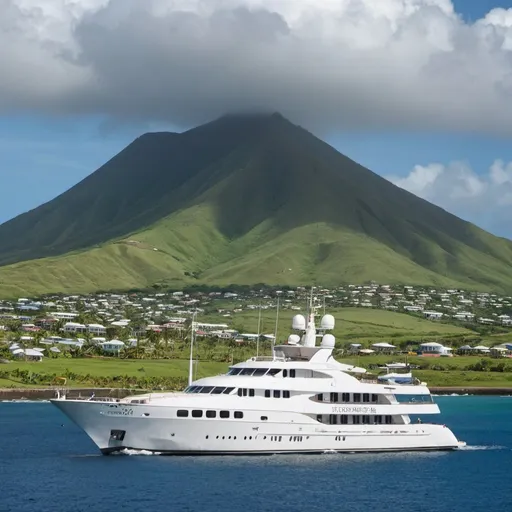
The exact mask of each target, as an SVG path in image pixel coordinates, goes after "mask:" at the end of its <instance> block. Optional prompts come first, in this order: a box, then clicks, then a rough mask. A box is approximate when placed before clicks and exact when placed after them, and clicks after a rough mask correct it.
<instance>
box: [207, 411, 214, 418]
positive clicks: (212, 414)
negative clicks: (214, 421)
mask: <svg viewBox="0 0 512 512" xmlns="http://www.w3.org/2000/svg"><path fill="white" fill-rule="evenodd" d="M216 416H217V411H206V417H207V418H215V417H216Z"/></svg>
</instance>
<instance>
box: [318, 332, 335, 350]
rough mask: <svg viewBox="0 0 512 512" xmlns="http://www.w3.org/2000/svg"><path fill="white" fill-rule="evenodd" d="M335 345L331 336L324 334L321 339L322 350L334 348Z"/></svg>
mask: <svg viewBox="0 0 512 512" xmlns="http://www.w3.org/2000/svg"><path fill="white" fill-rule="evenodd" d="M334 345H336V339H335V338H334V336H333V335H332V334H324V335H323V337H322V345H321V346H322V348H334Z"/></svg>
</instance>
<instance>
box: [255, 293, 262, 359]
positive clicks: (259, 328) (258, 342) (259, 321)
mask: <svg viewBox="0 0 512 512" xmlns="http://www.w3.org/2000/svg"><path fill="white" fill-rule="evenodd" d="M260 336H261V302H260V307H259V313H258V337H257V338H256V357H258V356H259V355H260Z"/></svg>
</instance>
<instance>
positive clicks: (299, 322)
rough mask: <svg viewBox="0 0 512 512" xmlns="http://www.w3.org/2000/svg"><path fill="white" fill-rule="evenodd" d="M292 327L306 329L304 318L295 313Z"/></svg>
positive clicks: (298, 329) (299, 329)
mask: <svg viewBox="0 0 512 512" xmlns="http://www.w3.org/2000/svg"><path fill="white" fill-rule="evenodd" d="M292 328H293V329H295V330H296V331H304V330H305V329H306V319H305V318H304V317H303V316H302V315H295V316H294V317H293V320H292Z"/></svg>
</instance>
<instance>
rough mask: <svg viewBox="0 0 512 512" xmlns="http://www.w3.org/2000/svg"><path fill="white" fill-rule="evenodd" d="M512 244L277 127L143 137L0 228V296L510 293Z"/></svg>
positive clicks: (278, 123)
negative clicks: (373, 289)
mask: <svg viewBox="0 0 512 512" xmlns="http://www.w3.org/2000/svg"><path fill="white" fill-rule="evenodd" d="M511 261H512V242H510V241H508V240H505V239H502V238H498V237H494V236H492V235H490V234H489V233H486V232H485V231H483V230H481V229H479V228H477V227H476V226H474V225H472V224H469V223H467V222H464V221H462V220H460V219H458V218H457V217H455V216H453V215H451V214H449V213H447V212H446V211H444V210H442V209H440V208H438V207H436V206H434V205H432V204H430V203H428V202H426V201H424V200H422V199H419V198H417V197H416V196H414V195H412V194H410V193H408V192H406V191H404V190H402V189H400V188H398V187H396V186H394V185H393V184H391V183H389V182H388V181H386V180H384V179H383V178H381V177H379V176H377V175H375V174H374V173H372V172H371V171H369V170H368V169H365V168H364V167H361V166H360V165H358V164H356V163H355V162H353V161H352V160H350V159H348V158H347V157H345V156H343V155H341V154H340V153H338V152H337V151H336V150H334V149H333V148H332V147H330V146H329V145H327V144H325V143H324V142H322V141H320V140H319V139H317V138H316V137H314V136H313V135H311V134H310V133H308V132H307V131H305V130H303V129H302V128H299V127H297V126H294V125H293V124H291V123H290V122H288V121H286V120H285V119H284V118H282V117H281V116H279V115H273V116H255V117H254V116H253V117H250V116H249V117H247V116H246V117H244V116H231V117H225V118H222V119H220V120H218V121H215V122H213V123H209V124H207V125H204V126H201V127H198V128H196V129H194V130H190V131H189V132H185V133H183V134H162V133H157V134H146V135H145V136H142V137H140V138H139V139H137V140H136V141H135V142H134V143H133V144H131V145H130V146H128V148H126V149H125V150H124V151H122V152H121V153H120V154H119V155H117V156H116V157H114V158H113V159H112V160H111V161H110V162H108V163H107V164H105V165H104V166H103V167H102V168H100V169H99V170H98V171H97V172H95V173H93V174H92V175H91V176H89V177H88V178H86V179H85V180H84V181H82V182H81V183H79V184H78V185H76V186H75V187H73V188H72V189H71V190H69V191H68V192H66V193H64V194H62V195H61V196H59V197H57V198H56V199H54V200H53V201H51V202H49V203H47V204H45V205H43V206H41V207H39V208H36V209H35V210H32V211H31V212H28V213H26V214H24V215H21V216H19V217H17V218H15V219H13V220H11V221H9V222H7V223H5V224H3V225H1V226H0V264H3V265H4V266H2V267H0V295H1V296H13V295H20V294H23V295H27V294H28V295H30V294H39V293H48V292H54V291H65V292H77V293H78V292H89V291H95V290H98V289H101V290H106V289H127V288H139V287H146V286H151V285H153V284H155V283H160V284H168V285H171V286H176V287H179V286H182V285H184V284H197V283H206V284H223V285H227V284H235V283H236V284H254V283H263V282H264V283H267V284H290V285H298V284H301V285H307V284H323V285H328V286H332V285H336V284H340V283H356V282H364V281H368V280H376V281H379V282H387V283H410V284H425V285H436V286H447V287H451V286H458V287H466V288H492V289H496V290H500V291H504V290H510V289H512V266H511V264H510V262H511Z"/></svg>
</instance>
